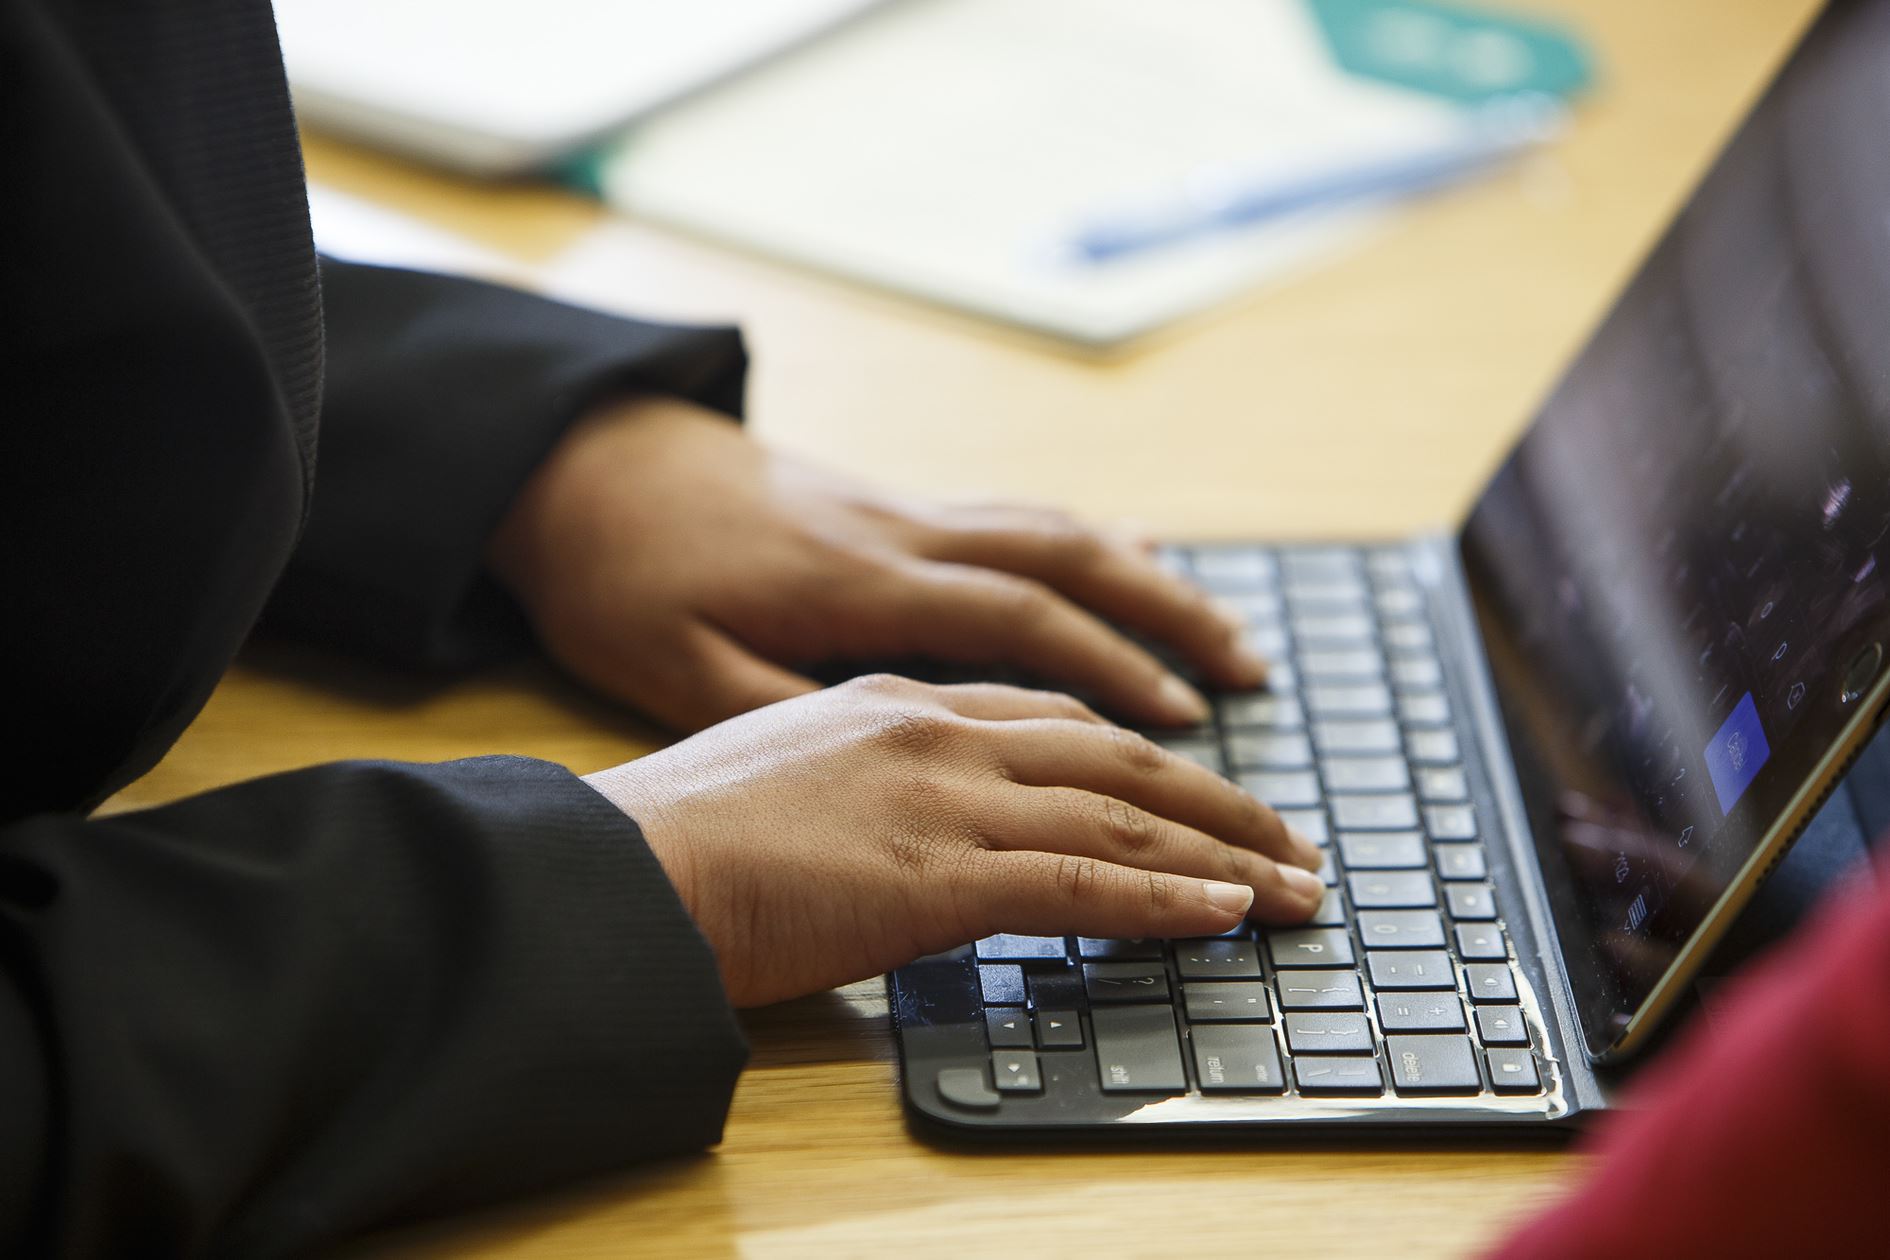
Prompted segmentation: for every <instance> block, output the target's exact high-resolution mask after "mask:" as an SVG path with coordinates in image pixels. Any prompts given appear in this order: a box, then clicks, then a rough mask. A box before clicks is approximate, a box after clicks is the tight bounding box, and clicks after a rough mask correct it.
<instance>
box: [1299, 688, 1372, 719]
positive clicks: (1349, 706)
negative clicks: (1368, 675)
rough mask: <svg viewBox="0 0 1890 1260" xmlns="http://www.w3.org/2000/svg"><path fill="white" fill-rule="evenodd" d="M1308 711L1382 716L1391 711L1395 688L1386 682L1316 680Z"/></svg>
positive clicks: (1308, 698) (1331, 715)
mask: <svg viewBox="0 0 1890 1260" xmlns="http://www.w3.org/2000/svg"><path fill="white" fill-rule="evenodd" d="M1306 711H1307V712H1309V713H1311V714H1312V715H1313V716H1314V717H1315V718H1362V717H1381V716H1383V715H1384V714H1387V713H1390V712H1391V691H1390V689H1389V688H1387V687H1386V686H1385V684H1383V683H1312V684H1310V685H1308V686H1307V688H1306Z"/></svg>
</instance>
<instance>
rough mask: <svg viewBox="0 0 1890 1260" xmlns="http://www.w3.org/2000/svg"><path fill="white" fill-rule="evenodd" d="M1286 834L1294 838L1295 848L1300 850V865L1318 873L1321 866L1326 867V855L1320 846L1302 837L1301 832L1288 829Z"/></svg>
mask: <svg viewBox="0 0 1890 1260" xmlns="http://www.w3.org/2000/svg"><path fill="white" fill-rule="evenodd" d="M1286 834H1287V835H1288V836H1289V837H1291V838H1292V841H1293V847H1294V848H1296V849H1298V850H1299V864H1300V865H1301V866H1303V867H1305V868H1306V869H1307V870H1309V871H1316V870H1318V869H1319V868H1320V867H1321V866H1323V865H1325V861H1326V855H1325V853H1324V852H1323V851H1322V850H1321V849H1320V848H1319V846H1318V845H1316V844H1314V843H1313V842H1312V841H1310V840H1308V839H1307V838H1306V837H1305V836H1302V835H1300V834H1299V832H1297V831H1294V830H1293V829H1292V828H1291V827H1288V828H1287V829H1286Z"/></svg>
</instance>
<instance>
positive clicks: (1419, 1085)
mask: <svg viewBox="0 0 1890 1260" xmlns="http://www.w3.org/2000/svg"><path fill="white" fill-rule="evenodd" d="M1385 1058H1386V1060H1387V1061H1388V1062H1390V1064H1391V1083H1392V1084H1393V1085H1394V1086H1396V1087H1397V1090H1398V1092H1399V1093H1400V1094H1475V1093H1480V1092H1482V1089H1483V1078H1482V1076H1481V1075H1479V1074H1478V1072H1477V1055H1476V1051H1475V1050H1474V1049H1472V1048H1471V1045H1470V1038H1468V1037H1386V1038H1385Z"/></svg>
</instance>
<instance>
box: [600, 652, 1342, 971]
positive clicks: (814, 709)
mask: <svg viewBox="0 0 1890 1260" xmlns="http://www.w3.org/2000/svg"><path fill="white" fill-rule="evenodd" d="M586 782H588V783H589V784H591V786H592V787H594V788H596V789H597V790H598V791H599V792H601V793H602V794H603V795H604V796H605V797H607V798H608V799H609V800H611V801H612V802H613V803H615V804H616V805H617V806H618V807H619V808H621V809H622V810H624V812H626V813H627V814H629V815H630V816H631V817H632V818H634V819H636V820H637V822H638V824H640V826H641V827H642V829H643V834H644V836H645V838H646V839H647V840H648V842H649V845H650V848H651V850H652V851H653V852H654V853H655V854H656V857H657V860H658V861H659V862H660V863H661V864H662V866H663V869H664V871H665V872H666V873H667V874H668V875H669V878H670V880H671V882H672V883H673V884H674V885H675V887H676V891H677V893H678V894H679V895H680V896H681V898H682V901H683V904H684V905H685V906H687V907H688V909H689V912H690V913H691V914H692V915H693V916H694V917H695V920H696V923H697V924H698V925H699V926H700V927H701V929H702V932H703V934H704V935H705V936H706V937H707V938H708V941H709V944H710V946H711V948H713V949H714V951H715V955H716V959H717V961H718V963H719V964H720V967H721V971H722V977H723V980H724V982H725V984H726V986H727V990H728V995H729V998H730V1000H731V1001H733V1002H734V1003H735V1004H736V1005H737V1006H753V1005H759V1004H761V1003H765V1002H774V1001H780V1000H782V999H785V998H790V997H796V996H798V995H800V994H803V993H811V992H814V991H816V990H819V989H824V988H829V987H831V986H833V985H837V984H844V983H847V982H849V981H852V980H858V979H863V978H865V977H868V976H873V975H877V974H879V973H880V972H882V971H886V970H889V969H891V968H893V967H897V966H900V965H902V964H904V963H907V962H910V961H911V960H912V959H914V958H918V957H920V956H922V955H924V954H929V953H936V952H938V951H940V950H943V949H948V948H951V947H953V946H956V945H962V944H964V943H965V942H967V941H972V940H975V939H977V938H979V937H983V936H989V935H991V934H993V933H997V932H1017V933H1024V934H1030V935H1050V936H1057V935H1079V936H1097V937H1175V936H1212V935H1217V934H1219V933H1222V932H1225V931H1227V930H1229V929H1230V928H1233V927H1235V926H1237V925H1238V924H1239V923H1240V921H1241V918H1242V916H1243V915H1246V914H1251V915H1252V916H1253V917H1254V918H1257V919H1261V920H1264V921H1267V922H1280V923H1284V922H1299V921H1301V920H1304V919H1305V918H1306V917H1307V916H1308V915H1309V914H1310V913H1311V912H1312V911H1313V909H1314V908H1315V907H1317V905H1318V904H1319V902H1320V899H1321V898H1322V897H1323V896H1324V894H1325V886H1324V885H1323V884H1322V883H1321V882H1320V880H1319V877H1318V876H1317V875H1314V874H1312V873H1311V871H1312V870H1313V869H1314V868H1316V867H1317V866H1318V865H1319V856H1320V855H1319V851H1318V849H1316V848H1314V847H1313V846H1312V844H1311V843H1310V842H1308V841H1306V840H1305V839H1303V838H1301V837H1299V836H1297V835H1295V834H1293V833H1292V832H1290V831H1289V830H1288V829H1287V828H1286V826H1285V825H1284V824H1283V823H1282V822H1281V821H1280V819H1279V817H1278V815H1276V814H1275V813H1274V812H1273V811H1272V810H1270V809H1268V808H1267V807H1266V806H1264V805H1262V804H1261V803H1260V802H1258V801H1256V800H1255V799H1254V798H1253V797H1251V796H1249V795H1247V794H1246V793H1245V792H1243V791H1241V790H1240V788H1238V787H1236V786H1235V785H1234V784H1233V783H1230V782H1228V781H1227V780H1225V779H1223V778H1221V777H1220V776H1218V775H1216V774H1214V773H1212V772H1211V771H1208V770H1204V769H1202V768H1201V767H1199V766H1196V765H1195V764H1193V763H1192V762H1189V761H1186V760H1184V759H1182V758H1180V757H1177V756H1175V755H1174V754H1172V753H1170V752H1168V751H1166V750H1165V749H1163V748H1161V747H1160V746H1159V745H1157V744H1155V743H1153V742H1151V741H1150V740H1148V739H1146V738H1145V737H1143V736H1141V735H1137V734H1135V733H1133V732H1131V731H1126V730H1123V729H1122V728H1120V727H1117V726H1112V725H1110V724H1109V723H1107V722H1104V721H1103V720H1102V719H1101V718H1099V717H1097V716H1096V715H1095V714H1094V713H1092V712H1091V711H1090V710H1088V709H1087V708H1085V707H1084V706H1083V705H1081V704H1079V703H1078V702H1077V701H1075V700H1072V699H1070V698H1069V697H1067V696H1061V695H1055V694H1052V693H1048V692H1038V691H1026V690H1023V689H1020V688H1015V687H1006V686H1000V685H997V684H973V685H966V686H957V687H935V686H930V685H928V684H925V683H917V682H911V681H908V680H905V679H901V678H893V677H890V676H886V675H879V676H875V677H872V678H866V679H857V680H855V681H853V682H849V683H844V684H842V685H841V686H838V687H834V688H831V689H829V690H827V691H823V692H819V693H817V694H815V695H811V696H804V697H801V698H799V699H795V700H788V701H785V702H783V703H780V704H776V705H772V706H770V707H768V708H765V709H762V710H760V711H758V712H755V713H751V714H748V715H747V716H745V717H740V718H736V719H734V720H732V721H729V722H725V723H723V724H722V725H720V726H717V727H714V728H712V729H710V730H708V731H705V732H703V733H702V734H700V735H697V736H695V737H693V738H691V739H686V740H684V741H682V742H681V743H679V744H676V745H673V746H672V747H670V748H667V749H665V750H663V751H662V752H658V753H654V754H652V755H650V756H648V757H643V758H641V759H639V760H637V761H632V762H629V763H627V764H625V765H621V766H617V767H615V768H614V769H610V770H605V771H602V772H600V773H597V774H593V775H588V776H586Z"/></svg>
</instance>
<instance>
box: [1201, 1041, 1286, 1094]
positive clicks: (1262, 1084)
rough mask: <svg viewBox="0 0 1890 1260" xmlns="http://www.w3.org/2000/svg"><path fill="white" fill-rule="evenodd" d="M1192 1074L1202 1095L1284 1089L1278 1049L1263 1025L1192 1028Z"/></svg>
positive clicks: (1267, 1091)
mask: <svg viewBox="0 0 1890 1260" xmlns="http://www.w3.org/2000/svg"><path fill="white" fill-rule="evenodd" d="M1188 1038H1189V1040H1190V1041H1191V1042H1192V1043H1193V1045H1194V1074H1195V1078H1196V1079H1197V1080H1199V1081H1200V1082H1201V1091H1202V1092H1203V1093H1221V1092H1232V1093H1243V1094H1277V1093H1279V1092H1280V1091H1281V1090H1284V1089H1285V1088H1286V1073H1285V1071H1284V1069H1283V1068H1282V1067H1281V1065H1280V1047H1279V1045H1278V1044H1277V1043H1276V1042H1275V1041H1274V1040H1273V1030H1272V1029H1271V1028H1268V1027H1267V1026H1266V1025H1264V1024H1215V1025H1210V1026H1207V1027H1203V1028H1195V1029H1192V1030H1191V1031H1190V1032H1189V1034H1188Z"/></svg>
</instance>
